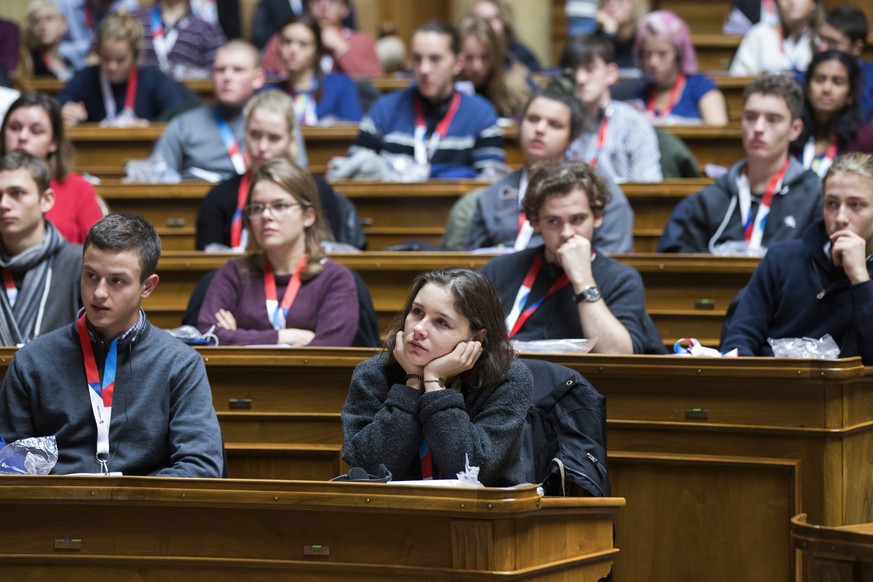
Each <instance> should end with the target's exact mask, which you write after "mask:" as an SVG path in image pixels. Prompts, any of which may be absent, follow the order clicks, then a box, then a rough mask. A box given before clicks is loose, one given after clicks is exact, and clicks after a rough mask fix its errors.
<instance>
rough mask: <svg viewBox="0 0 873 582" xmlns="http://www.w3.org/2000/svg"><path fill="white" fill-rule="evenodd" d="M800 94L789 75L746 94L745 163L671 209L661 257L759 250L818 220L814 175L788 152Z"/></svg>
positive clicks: (764, 80)
mask: <svg viewBox="0 0 873 582" xmlns="http://www.w3.org/2000/svg"><path fill="white" fill-rule="evenodd" d="M802 108H803V93H802V91H801V89H800V86H799V85H798V84H797V83H796V82H795V81H794V80H793V79H791V78H790V77H786V76H783V75H778V74H770V75H763V76H760V77H757V78H756V79H755V80H754V81H752V82H751V83H749V85H748V86H747V87H746V89H745V92H744V93H743V118H742V138H743V149H744V150H745V151H746V159H744V160H741V161H739V162H737V163H736V164H734V165H733V166H732V167H731V168H730V169H729V170H728V172H727V173H726V174H725V175H724V176H722V177H721V178H719V179H718V180H716V181H715V183H714V184H712V185H710V186H707V187H706V188H704V189H703V190H701V191H700V192H698V193H696V194H694V195H692V196H690V197H688V198H686V199H684V200H682V201H681V202H680V203H679V204H678V205H677V206H676V208H675V209H674V210H673V214H672V215H671V217H670V221H669V222H668V224H667V226H666V227H665V229H664V234H663V235H662V236H661V239H660V241H659V242H658V252H679V253H716V254H747V253H749V252H752V253H763V252H764V251H765V250H766V248H767V247H769V246H770V245H771V244H773V243H777V242H780V241H784V240H791V239H795V238H799V237H800V235H801V233H802V232H803V230H804V229H805V228H806V226H807V225H809V224H811V223H813V222H815V221H816V220H818V219H819V218H821V196H820V192H821V187H820V184H819V180H818V176H816V175H815V173H814V172H811V171H809V170H806V169H804V168H803V165H802V164H801V163H800V162H798V161H797V160H795V159H794V158H792V157H791V156H790V155H789V154H788V146H789V144H790V143H791V142H792V141H793V140H794V139H796V138H797V136H798V135H800V131H801V130H802V128H803V122H802V121H801V119H800V115H801V112H802Z"/></svg>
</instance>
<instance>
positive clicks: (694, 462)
mask: <svg viewBox="0 0 873 582" xmlns="http://www.w3.org/2000/svg"><path fill="white" fill-rule="evenodd" d="M200 351H201V353H202V354H203V355H204V358H205V359H206V366H207V371H208V373H209V377H210V381H211V383H212V390H213V395H214V399H215V407H216V409H217V410H218V411H219V412H220V413H222V414H224V416H223V418H227V416H228V415H231V414H236V413H239V412H240V411H237V412H234V411H233V410H231V409H230V403H231V400H234V401H236V402H237V403H239V401H241V400H242V401H247V402H248V405H249V406H250V408H249V409H248V410H247V411H245V412H246V413H247V414H248V415H250V416H253V415H256V414H257V413H259V412H260V413H262V414H264V413H270V414H274V415H278V414H290V413H294V412H297V413H308V414H313V415H314V414H329V413H330V412H333V413H337V412H338V411H339V410H340V409H341V407H342V403H343V402H344V401H345V397H346V392H347V386H348V379H349V378H350V377H351V373H352V370H353V369H354V366H355V365H356V364H357V363H358V362H359V361H360V360H361V359H363V358H366V357H368V356H369V355H372V354H374V353H376V352H375V351H371V350H351V349H333V350H330V349H322V350H317V349H304V350H284V351H282V350H245V349H240V348H218V349H201V350H200ZM534 357H538V358H547V359H549V360H551V361H554V362H557V363H560V364H563V365H566V366H569V367H571V368H574V369H576V370H578V371H580V372H581V373H582V374H584V375H585V376H586V377H587V378H588V379H589V380H590V381H591V382H592V383H593V384H594V385H595V386H596V387H597V389H598V390H600V392H602V393H603V394H604V395H605V396H606V400H607V403H608V408H607V431H608V435H609V436H608V453H609V460H608V468H609V473H610V479H611V482H612V490H613V494H615V495H619V496H622V497H624V498H626V499H627V501H628V504H627V508H626V510H624V511H623V512H621V513H620V514H619V515H618V516H617V521H616V540H617V541H616V543H617V545H618V547H620V548H622V552H623V554H622V559H620V560H619V561H618V562H617V564H616V578H615V579H616V580H647V581H650V582H660V581H668V580H670V581H672V580H707V581H711V582H728V581H730V582H733V581H735V580H801V579H802V571H801V569H800V568H799V563H798V560H797V559H796V557H795V552H794V551H793V549H792V547H791V541H790V537H789V520H790V518H791V517H792V516H794V515H796V514H797V513H800V512H801V511H804V512H807V513H809V514H810V515H811V516H813V518H812V519H814V520H815V521H816V522H818V523H826V524H831V525H838V524H843V523H856V522H866V521H873V515H871V513H873V507H871V506H870V504H869V503H868V502H867V500H868V497H869V491H870V489H871V487H873V466H871V463H873V461H871V458H870V456H869V455H868V451H869V450H871V447H873V390H871V389H873V375H871V374H870V373H869V371H865V369H864V367H863V366H862V365H861V364H860V361H859V360H858V359H857V358H853V359H847V360H837V361H810V360H777V359H773V358H740V359H724V360H722V359H707V358H693V359H692V358H679V357H656V356H595V355H586V356H559V355H537V356H534ZM255 371H256V372H255ZM254 373H257V375H258V380H259V381H258V382H257V383H253V382H251V377H252V374H254ZM289 378H293V379H294V381H293V382H290V381H289V380H288V379H289ZM222 422H223V423H224V421H222ZM290 422H293V421H291V420H289V423H290ZM335 422H337V423H338V422H339V419H338V418H337V419H336V420H335ZM226 427H227V425H226V424H222V428H223V430H225V431H226V432H225V438H227V439H228V441H232V440H234V438H236V437H235V436H228V435H229V434H230V433H229V431H227V429H226ZM276 433H277V434H279V432H278V429H276ZM242 436H243V437H245V435H242ZM274 440H282V439H281V435H280V436H279V437H277V438H276V439H274ZM280 461H281V460H277V461H275V462H280Z"/></svg>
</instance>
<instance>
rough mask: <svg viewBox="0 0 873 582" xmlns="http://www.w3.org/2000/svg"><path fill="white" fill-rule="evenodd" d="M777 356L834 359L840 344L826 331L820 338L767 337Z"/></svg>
mask: <svg viewBox="0 0 873 582" xmlns="http://www.w3.org/2000/svg"><path fill="white" fill-rule="evenodd" d="M767 343H769V344H770V347H771V348H773V355H774V356H776V357H777V358H813V359H822V360H836V359H837V358H839V357H840V346H838V345H837V342H835V341H834V338H832V337H831V334H829V333H826V334H824V336H822V337H821V338H820V339H815V338H809V337H785V338H780V339H774V338H772V337H768V338H767Z"/></svg>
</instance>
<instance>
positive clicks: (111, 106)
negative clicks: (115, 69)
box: [99, 65, 139, 121]
mask: <svg viewBox="0 0 873 582" xmlns="http://www.w3.org/2000/svg"><path fill="white" fill-rule="evenodd" d="M138 73H139V71H138V70H137V68H136V65H132V66H131V67H130V73H128V76H127V91H126V93H125V96H124V108H123V109H122V110H121V113H118V108H117V107H116V106H115V95H113V94H112V88H111V87H110V86H109V78H108V77H107V76H106V73H105V72H103V69H102V68H101V69H100V75H99V76H100V92H101V93H102V94H103V108H104V109H105V110H106V119H107V120H108V121H112V120H114V119H121V118H130V119H135V118H136V111H135V109H134V108H135V105H136V83H137V76H138Z"/></svg>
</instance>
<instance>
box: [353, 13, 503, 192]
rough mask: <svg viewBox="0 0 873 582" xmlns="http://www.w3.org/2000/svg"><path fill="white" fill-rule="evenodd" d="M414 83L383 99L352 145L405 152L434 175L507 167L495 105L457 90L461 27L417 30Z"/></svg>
mask: <svg viewBox="0 0 873 582" xmlns="http://www.w3.org/2000/svg"><path fill="white" fill-rule="evenodd" d="M411 46H412V49H411V54H412V69H413V73H414V76H415V84H414V85H413V86H410V87H408V88H406V89H401V90H400V91H395V92H393V93H390V94H388V95H383V96H382V97H380V98H378V99H377V100H376V102H375V103H373V106H372V107H371V108H370V111H369V112H368V113H367V114H366V115H365V116H364V119H363V120H362V121H361V131H360V133H359V134H358V137H357V139H356V140H355V142H354V143H353V144H352V147H351V148H350V149H349V153H350V154H351V155H354V154H355V153H356V151H358V150H371V151H373V152H376V153H377V154H383V153H387V154H403V155H406V156H409V157H410V158H412V159H414V160H415V162H416V163H417V164H419V165H421V166H426V167H429V169H430V176H431V177H447V178H448V177H452V178H469V177H475V176H476V175H477V174H478V175H482V174H483V173H484V174H486V175H487V174H489V173H491V172H493V171H495V170H496V168H495V166H497V167H502V166H503V164H504V160H505V154H504V152H503V132H502V131H501V129H500V128H499V127H498V126H497V113H496V112H495V111H494V107H493V106H492V105H491V104H490V103H488V101H486V100H485V99H483V98H482V97H479V96H477V95H464V94H462V93H460V92H459V91H456V90H455V77H456V76H457V75H458V74H459V73H460V71H461V67H462V62H461V55H460V40H459V38H458V33H457V31H456V30H455V29H454V28H453V27H452V26H451V25H449V24H446V23H444V22H439V21H431V22H428V23H426V24H423V25H422V26H420V27H418V28H417V29H416V31H415V32H414V33H413V35H412V43H411Z"/></svg>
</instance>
